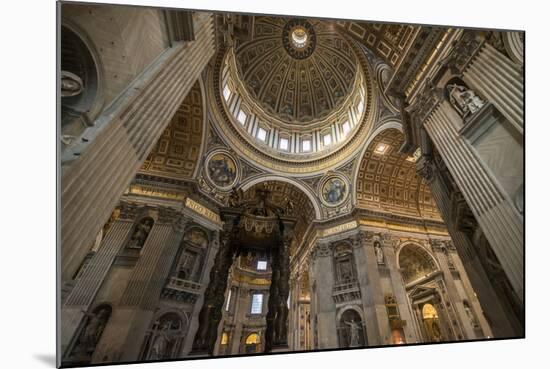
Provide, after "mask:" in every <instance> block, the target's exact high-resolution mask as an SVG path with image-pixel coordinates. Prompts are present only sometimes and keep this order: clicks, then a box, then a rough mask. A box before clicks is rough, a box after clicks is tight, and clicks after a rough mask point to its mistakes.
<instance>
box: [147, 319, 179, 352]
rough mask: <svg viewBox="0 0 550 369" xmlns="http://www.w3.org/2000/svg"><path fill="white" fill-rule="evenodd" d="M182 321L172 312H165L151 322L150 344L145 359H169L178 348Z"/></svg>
mask: <svg viewBox="0 0 550 369" xmlns="http://www.w3.org/2000/svg"><path fill="white" fill-rule="evenodd" d="M182 328H183V327H182V321H181V319H180V318H179V317H178V316H177V315H176V314H174V313H167V314H165V315H163V316H162V317H161V318H160V319H158V320H156V321H155V323H154V324H153V329H152V333H151V336H150V341H149V342H151V346H150V348H149V349H148V352H146V353H147V355H146V359H148V360H163V359H170V358H172V357H173V356H174V353H175V352H176V350H177V349H178V346H179V345H178V342H179V341H180V340H181V336H182Z"/></svg>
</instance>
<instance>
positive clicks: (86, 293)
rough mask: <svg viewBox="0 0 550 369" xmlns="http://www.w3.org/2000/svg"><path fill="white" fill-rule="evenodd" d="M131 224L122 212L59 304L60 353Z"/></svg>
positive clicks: (91, 300) (71, 335) (92, 299)
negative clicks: (61, 303) (63, 300)
mask: <svg viewBox="0 0 550 369" xmlns="http://www.w3.org/2000/svg"><path fill="white" fill-rule="evenodd" d="M133 225H134V220H133V219H125V218H124V215H122V217H121V218H119V219H117V220H116V221H115V222H114V223H113V225H112V226H111V228H110V229H109V231H108V232H107V234H106V235H105V238H104V239H103V240H102V241H101V245H100V247H99V249H98V250H97V252H96V254H95V255H94V256H93V257H92V258H91V259H90V261H89V263H88V265H87V267H86V269H85V270H84V271H83V272H82V274H81V276H80V277H79V278H78V279H77V280H76V283H75V286H74V288H73V289H72V291H71V293H70V294H69V295H68V296H67V299H66V300H65V303H64V304H63V305H62V307H61V352H63V353H64V352H65V350H66V348H67V346H68V345H69V342H70V340H71V339H72V338H73V337H74V335H75V333H76V331H77V329H78V327H79V325H80V323H81V321H82V319H83V318H84V312H85V311H88V310H89V308H90V306H91V304H92V302H93V301H94V298H95V296H96V294H97V292H98V290H99V288H100V287H101V285H102V283H103V281H104V279H105V277H106V276H107V273H108V272H109V270H110V268H111V266H112V265H113V261H114V260H115V257H116V255H117V254H118V252H119V251H120V249H121V248H122V247H123V246H124V244H125V241H126V240H127V239H128V237H129V234H130V231H131V229H132V227H133Z"/></svg>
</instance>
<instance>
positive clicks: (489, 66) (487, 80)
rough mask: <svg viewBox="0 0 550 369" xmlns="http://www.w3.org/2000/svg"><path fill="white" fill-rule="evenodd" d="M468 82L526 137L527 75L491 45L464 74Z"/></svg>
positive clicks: (482, 49)
mask: <svg viewBox="0 0 550 369" xmlns="http://www.w3.org/2000/svg"><path fill="white" fill-rule="evenodd" d="M464 81H465V82H466V83H467V84H468V85H469V86H470V87H471V88H473V89H474V90H477V91H480V92H481V93H482V94H483V95H484V96H485V97H486V98H487V99H488V100H489V101H491V102H492V103H493V104H494V105H495V106H496V107H497V109H498V110H499V111H500V112H501V113H502V115H504V116H505V117H506V119H508V121H509V122H510V123H512V125H513V126H514V127H515V128H516V129H517V130H518V131H519V132H520V133H522V134H523V124H524V123H523V122H524V117H523V86H524V81H523V71H522V70H521V67H520V66H519V65H517V64H515V63H513V62H512V61H511V60H510V59H509V58H507V57H506V56H505V55H503V54H502V53H501V52H500V51H498V50H496V49H495V48H494V47H493V46H491V45H490V44H489V43H485V44H483V46H482V47H481V49H480V51H479V52H478V53H477V54H476V55H475V57H474V58H473V60H472V62H471V63H470V64H469V66H468V67H467V68H466V69H465V71H464Z"/></svg>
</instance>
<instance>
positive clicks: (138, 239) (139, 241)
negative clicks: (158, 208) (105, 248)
mask: <svg viewBox="0 0 550 369" xmlns="http://www.w3.org/2000/svg"><path fill="white" fill-rule="evenodd" d="M152 227H153V220H152V219H151V218H145V219H143V220H142V221H141V222H139V223H138V224H137V226H136V228H135V230H134V233H133V234H132V237H131V238H130V241H129V242H128V247H130V248H141V247H143V245H144V244H145V240H146V239H147V236H148V235H149V232H150V231H151V228H152Z"/></svg>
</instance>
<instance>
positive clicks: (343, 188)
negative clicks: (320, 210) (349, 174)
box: [319, 174, 349, 207]
mask: <svg viewBox="0 0 550 369" xmlns="http://www.w3.org/2000/svg"><path fill="white" fill-rule="evenodd" d="M319 189H320V191H319V192H320V198H321V202H322V203H323V204H324V205H326V206H329V207H333V206H338V205H340V204H342V203H343V202H344V201H345V200H346V199H347V197H348V194H349V183H348V181H347V180H346V178H345V177H344V176H343V175H341V174H333V175H329V176H327V177H326V178H325V179H323V181H322V182H321V185H320V187H319Z"/></svg>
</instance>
